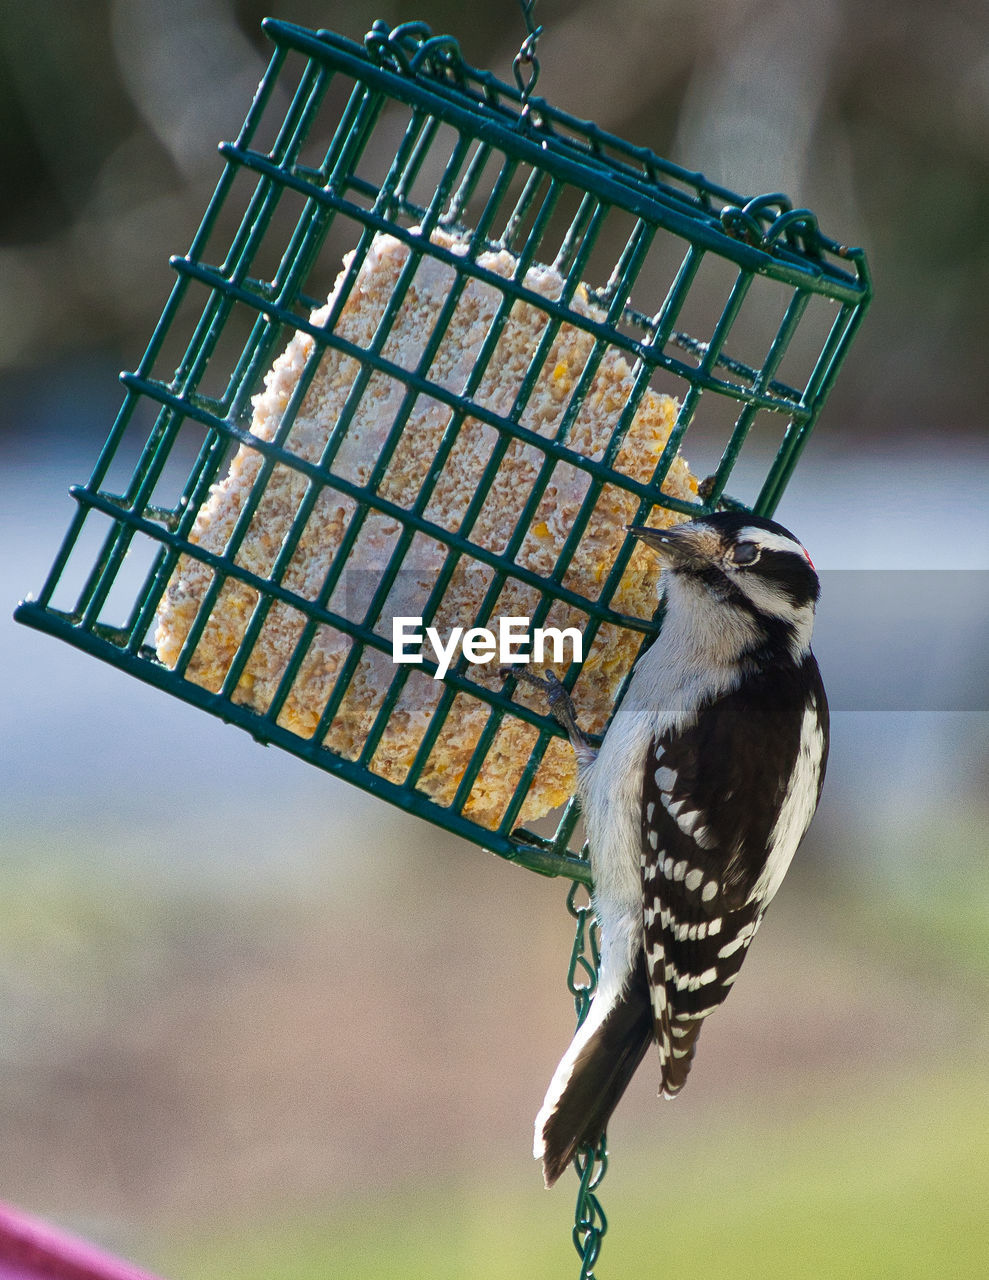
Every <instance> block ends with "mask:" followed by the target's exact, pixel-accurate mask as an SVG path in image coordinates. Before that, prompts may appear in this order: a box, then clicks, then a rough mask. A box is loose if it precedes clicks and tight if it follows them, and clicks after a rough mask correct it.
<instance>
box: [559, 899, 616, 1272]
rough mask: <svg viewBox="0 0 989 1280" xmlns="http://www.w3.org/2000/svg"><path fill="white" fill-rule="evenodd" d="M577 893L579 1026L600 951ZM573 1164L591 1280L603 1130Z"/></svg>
mask: <svg viewBox="0 0 989 1280" xmlns="http://www.w3.org/2000/svg"><path fill="white" fill-rule="evenodd" d="M578 895H581V896H582V897H585V896H586V890H584V889H583V886H582V885H581V884H580V883H579V882H578V881H576V880H575V881H574V883H573V884H572V885H571V887H570V892H569V893H568V894H567V910H568V911H569V912H570V914H571V915H572V916H573V917H574V919H575V920H576V921H577V930H576V933H575V935H574V942H573V951H572V952H571V953H570V972H569V973H568V974H567V986H568V988H569V990H570V994H571V995H572V996H573V998H574V1005H575V1008H576V1012H577V1026H578V1027H579V1026H580V1024H581V1023H582V1022H583V1021H584V1018H585V1017H586V1016H587V1011H588V1009H589V1008H590V1005H591V997H592V996H593V995H594V988H595V986H596V985H597V978H598V965H599V963H600V960H601V953H600V950H599V947H598V927H597V922H596V921H595V919H594V916H593V913H592V911H591V904H590V902H589V901H586V900H584V901H583V902H582V903H580V904H578ZM574 1166H575V1167H576V1169H577V1172H578V1173H579V1175H580V1188H579V1190H578V1192H577V1206H576V1210H575V1213H574V1225H573V1242H574V1248H575V1249H576V1250H577V1253H578V1255H579V1256H580V1278H579V1280H594V1264H595V1262H597V1259H598V1255H599V1254H600V1252H601V1238H602V1236H603V1235H604V1233H605V1232H606V1231H607V1230H608V1220H607V1218H606V1217H605V1216H604V1210H603V1209H602V1208H601V1204H600V1201H599V1200H598V1198H597V1194H596V1193H597V1189H598V1187H599V1186H600V1184H601V1179H602V1178H603V1177H604V1175H605V1173H606V1172H607V1170H608V1153H607V1149H606V1146H605V1136H604V1134H602V1135H601V1141H600V1142H599V1143H598V1145H597V1147H589V1146H585V1147H581V1148H579V1149H578V1151H577V1154H576V1157H575V1159H574Z"/></svg>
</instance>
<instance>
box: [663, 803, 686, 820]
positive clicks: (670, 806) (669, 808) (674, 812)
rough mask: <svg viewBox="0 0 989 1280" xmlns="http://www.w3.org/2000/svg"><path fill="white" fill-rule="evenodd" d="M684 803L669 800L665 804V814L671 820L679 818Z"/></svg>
mask: <svg viewBox="0 0 989 1280" xmlns="http://www.w3.org/2000/svg"><path fill="white" fill-rule="evenodd" d="M686 803H687V801H686V800H670V801H668V802H667V803H666V812H667V813H668V814H669V815H670V817H671V818H677V817H679V814H680V810H681V809H682V808H683V806H684V805H685V804H686Z"/></svg>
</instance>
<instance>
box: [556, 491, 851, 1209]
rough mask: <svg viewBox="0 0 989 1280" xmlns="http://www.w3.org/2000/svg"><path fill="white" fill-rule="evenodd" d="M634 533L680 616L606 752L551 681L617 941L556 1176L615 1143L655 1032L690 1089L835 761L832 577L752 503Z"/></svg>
mask: <svg viewBox="0 0 989 1280" xmlns="http://www.w3.org/2000/svg"><path fill="white" fill-rule="evenodd" d="M630 532H631V533H633V534H634V535H635V536H636V537H638V538H641V539H642V541H643V542H645V543H646V544H647V545H648V546H649V547H651V548H652V549H653V550H654V551H655V552H656V553H657V554H658V555H659V556H660V557H661V558H662V560H663V561H664V569H665V571H664V573H663V575H662V581H663V584H664V587H663V590H662V595H663V597H664V603H665V614H664V617H663V623H662V629H661V633H660V636H659V638H658V639H657V640H656V642H655V643H654V644H653V645H652V646H651V647H650V648H648V649H647V650H646V651H645V652H644V653H643V654H642V655H641V656H640V657H639V659H638V662H637V664H636V667H635V671H634V673H633V676H632V679H631V681H630V683H629V687H628V691H627V693H626V695H625V698H624V700H623V701H622V703H621V706H620V707H619V709H618V711H617V713H616V714H615V717H614V719H613V721H612V723H611V725H610V726H609V728H608V730H607V732H606V734H605V736H604V739H603V742H602V745H601V747H600V750H598V751H597V752H595V751H594V749H593V748H592V746H591V744H590V742H589V741H588V739H587V738H586V737H585V736H584V734H583V733H582V732H581V730H580V728H579V727H578V725H577V722H576V718H575V713H574V708H573V706H572V704H571V703H570V699H569V697H568V696H567V694H566V693H565V692H564V690H563V688H562V686H561V685H559V684H558V683H557V682H553V681H549V682H547V691H548V695H549V701H550V706H551V709H552V710H553V713H554V714H555V715H556V717H557V719H558V720H559V721H560V723H561V724H562V725H563V727H564V728H565V729H566V730H567V731H568V734H569V737H570V741H571V743H572V744H573V747H574V750H575V752H576V754H577V762H578V794H579V796H580V801H581V805H582V810H583V815H584V822H585V826H586V832H587V839H588V847H589V851H590V860H591V871H592V874H593V882H594V889H593V895H592V902H593V909H594V913H595V915H596V917H597V921H598V925H599V928H600V938H601V963H600V970H599V974H598V981H597V988H596V993H595V996H594V999H593V1001H592V1003H591V1007H590V1010H589V1011H588V1014H587V1017H586V1018H585V1020H584V1022H583V1023H582V1025H581V1026H580V1028H579V1029H578V1031H577V1033H576V1035H575V1036H574V1039H573V1042H572V1043H571V1045H570V1047H569V1049H568V1050H567V1052H566V1053H565V1054H564V1056H563V1059H562V1061H561V1062H560V1065H559V1067H558V1068H557V1070H556V1073H555V1075H554V1076H553V1079H552V1082H551V1083H550V1086H549V1090H548V1091H547V1094H546V1098H545V1101H544V1102H543V1105H542V1108H541V1110H540V1112H539V1115H538V1116H537V1117H536V1132H535V1144H534V1154H535V1156H536V1158H537V1159H541V1160H542V1162H543V1170H544V1174H545V1179H546V1185H547V1186H551V1185H552V1184H553V1183H554V1182H555V1181H556V1179H557V1178H558V1177H559V1176H560V1174H561V1173H562V1172H563V1170H564V1169H565V1168H566V1166H567V1164H568V1163H569V1162H570V1160H571V1159H572V1157H573V1155H574V1153H575V1151H576V1149H577V1148H578V1147H579V1146H581V1145H584V1144H587V1143H589V1144H595V1143H597V1142H598V1141H599V1140H600V1137H601V1135H602V1133H603V1132H604V1129H605V1126H606V1124H607V1122H608V1119H609V1117H610V1116H611V1113H612V1112H613V1110H614V1108H615V1106H616V1105H617V1103H618V1101H619V1099H620V1098H621V1096H622V1094H623V1093H624V1091H625V1089H626V1087H627V1085H628V1083H629V1081H630V1080H631V1078H632V1075H633V1074H634V1072H635V1070H636V1068H637V1067H638V1065H639V1063H640V1062H641V1061H642V1059H643V1057H644V1056H645V1053H646V1051H647V1049H648V1047H649V1045H650V1043H651V1042H652V1041H655V1042H656V1045H657V1047H658V1051H659V1067H660V1079H661V1091H662V1093H663V1094H664V1095H665V1096H666V1097H668V1098H672V1097H675V1096H676V1094H678V1093H679V1091H680V1090H681V1089H682V1088H683V1085H684V1082H685V1081H686V1078H687V1073H688V1072H689V1070H690V1064H691V1059H692V1058H693V1055H694V1050H695V1047H696V1043H697V1037H698V1034H699V1032H700V1029H701V1023H702V1022H703V1020H704V1018H706V1017H707V1015H708V1014H710V1013H713V1012H714V1010H715V1009H716V1008H717V1007H718V1005H719V1004H721V1002H722V1001H723V1000H724V998H725V997H726V996H727V994H728V992H729V990H730V989H731V985H732V983H733V982H734V981H735V978H736V977H737V976H738V971H739V969H740V968H741V964H742V961H743V959H744V958H745V953H746V951H747V949H748V946H749V943H750V942H751V941H752V938H753V936H754V934H755V932H756V930H757V929H758V928H759V925H760V923H761V921H762V917H763V915H764V913H765V911H766V908H767V907H768V905H769V903H770V902H771V901H772V899H773V896H774V895H775V893H776V891H777V890H778V889H779V887H780V884H781V882H782V880H783V877H784V875H785V874H786V870H787V867H788V866H789V865H790V860H791V859H792V857H793V855H794V853H795V852H796V849H797V846H798V845H799V843H800V841H801V839H802V838H803V835H804V832H805V831H806V830H807V827H808V825H809V823H810V820H811V818H812V817H813V814H814V810H815V809H816V807H817V802H818V798H819V796H820V792H821V785H822V782H823V779H824V769H825V765H826V762H827V754H828V705H827V700H826V698H825V694H824V686H823V685H822V683H821V676H820V673H819V671H818V668H817V663H816V661H815V659H814V655H813V654H812V653H811V649H810V641H811V631H812V628H813V623H814V606H815V604H816V602H817V598H818V594H819V590H820V587H819V583H818V578H817V574H816V572H815V571H814V566H813V564H812V563H811V560H810V557H809V556H808V554H807V552H806V551H805V550H804V548H803V547H802V546H801V545H800V543H799V542H798V541H797V539H796V538H795V537H794V536H793V535H792V534H791V533H789V532H788V531H787V530H786V529H784V528H782V526H780V525H778V524H776V523H774V522H773V521H771V520H766V519H762V518H760V517H757V516H753V515H750V514H748V513H743V512H722V513H717V514H714V515H709V516H704V517H702V518H700V519H697V520H694V521H693V522H691V523H689V524H681V525H678V526H676V527H674V528H671V529H663V530H658V529H648V528H644V527H635V526H633V527H632V528H631V529H630Z"/></svg>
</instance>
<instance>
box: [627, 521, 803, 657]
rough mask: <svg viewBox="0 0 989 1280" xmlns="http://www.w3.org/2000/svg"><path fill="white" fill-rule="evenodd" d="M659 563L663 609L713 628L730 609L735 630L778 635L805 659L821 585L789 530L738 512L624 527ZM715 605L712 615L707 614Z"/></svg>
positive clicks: (798, 543)
mask: <svg viewBox="0 0 989 1280" xmlns="http://www.w3.org/2000/svg"><path fill="white" fill-rule="evenodd" d="M629 532H630V533H632V534H634V535H635V537H637V538H639V539H641V541H642V542H644V543H645V544H646V546H648V547H650V548H651V549H652V550H653V551H655V552H656V554H657V555H658V556H659V557H660V559H661V560H662V561H663V563H664V567H665V569H666V572H665V573H664V575H663V577H664V579H666V581H667V586H666V596H667V602H668V607H669V606H670V605H674V606H676V607H686V608H688V609H693V611H694V612H695V613H696V614H697V616H698V619H699V620H701V619H703V618H707V619H708V622H709V624H710V625H717V624H716V619H717V618H718V617H719V616H720V617H721V618H722V619H723V620H724V621H725V622H727V621H728V618H729V615H728V614H727V613H726V612H725V610H731V611H732V612H733V614H734V615H735V618H736V619H737V621H738V622H739V623H741V622H742V621H744V620H747V621H751V623H752V624H753V625H754V626H756V627H758V628H759V629H760V630H762V631H765V632H766V633H767V635H769V636H774V635H778V636H779V638H780V639H782V640H783V642H784V643H785V644H786V647H787V648H789V649H790V650H791V651H792V652H793V653H794V654H795V655H797V654H799V653H803V652H806V650H807V649H808V648H809V646H810V636H811V631H812V630H813V625H814V606H815V605H816V603H817V599H818V596H819V595H820V589H821V588H820V581H819V579H818V576H817V572H816V570H815V569H814V565H813V563H812V562H811V558H810V556H809V555H808V554H807V552H806V551H805V549H804V547H803V546H802V544H801V543H800V542H799V541H798V540H797V539H796V538H795V537H794V536H793V534H792V533H790V531H789V530H788V529H784V528H783V526H782V525H780V524H777V523H776V522H775V521H773V520H767V519H765V518H764V517H762V516H754V515H751V514H750V513H748V512H744V511H721V512H715V513H714V514H712V515H708V516H701V517H700V518H699V519H697V520H692V521H691V522H690V523H688V524H679V525H674V526H673V527H672V528H669V529H649V528H646V527H645V526H642V525H631V526H629ZM712 606H717V608H712Z"/></svg>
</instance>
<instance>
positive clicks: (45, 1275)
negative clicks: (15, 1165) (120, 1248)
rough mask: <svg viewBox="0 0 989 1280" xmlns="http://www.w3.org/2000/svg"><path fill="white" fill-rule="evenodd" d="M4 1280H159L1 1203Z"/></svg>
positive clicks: (0, 1245)
mask: <svg viewBox="0 0 989 1280" xmlns="http://www.w3.org/2000/svg"><path fill="white" fill-rule="evenodd" d="M0 1280H156V1277H155V1276H152V1275H151V1274H150V1273H149V1272H147V1271H142V1270H141V1269H140V1268H139V1267H134V1266H131V1264H130V1263H129V1262H121V1261H120V1259H119V1258H111V1257H109V1256H108V1255H107V1254H105V1253H101V1252H100V1250H99V1249H94V1248H93V1246H92V1245H90V1244H86V1243H85V1241H83V1240H77V1239H76V1238H75V1237H74V1236H70V1235H66V1234H65V1233H64V1232H61V1231H58V1230H57V1229H56V1228H55V1227H50V1226H49V1225H48V1224H47V1222H42V1221H40V1219H38V1218H32V1217H30V1216H28V1215H27V1214H25V1213H21V1212H20V1211H19V1210H17V1209H12V1208H11V1207H10V1205H6V1204H2V1203H0Z"/></svg>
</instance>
